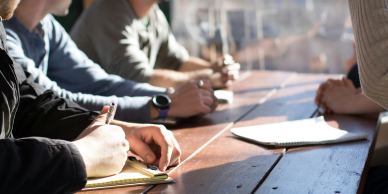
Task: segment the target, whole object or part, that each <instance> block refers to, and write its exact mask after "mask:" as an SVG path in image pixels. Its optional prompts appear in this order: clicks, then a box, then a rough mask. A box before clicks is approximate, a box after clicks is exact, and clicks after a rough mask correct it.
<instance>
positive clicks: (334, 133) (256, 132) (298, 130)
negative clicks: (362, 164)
mask: <svg viewBox="0 0 388 194" xmlns="http://www.w3.org/2000/svg"><path fill="white" fill-rule="evenodd" d="M231 132H232V133H233V134H234V135H236V136H238V137H241V138H244V139H247V140H250V141H253V142H257V143H260V144H265V145H273V146H276V147H293V146H302V145H316V144H333V143H342V142H349V141H357V140H362V139H367V138H368V137H369V134H368V133H350V132H347V131H344V130H341V129H336V128H333V127H331V126H329V125H328V124H327V123H326V122H325V119H324V118H323V116H320V117H316V118H312V119H304V120H298V121H289V122H282V123H273V124H266V125H256V126H250V127H241V128H232V129H231Z"/></svg>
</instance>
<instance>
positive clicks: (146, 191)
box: [142, 72, 299, 194]
mask: <svg viewBox="0 0 388 194" xmlns="http://www.w3.org/2000/svg"><path fill="white" fill-rule="evenodd" d="M245 74H246V75H247V76H246V77H248V76H249V75H250V72H246V73H245ZM245 74H244V75H245ZM298 75H299V74H298V73H293V74H291V75H290V76H289V77H288V78H287V79H286V80H285V81H283V82H282V83H281V84H280V85H279V86H277V87H274V88H273V89H272V90H271V91H270V92H268V94H266V95H265V96H264V97H262V98H261V99H260V100H259V101H258V102H257V104H256V105H254V106H253V107H252V108H250V109H249V110H248V111H246V112H245V113H244V114H242V115H241V116H240V117H239V118H237V119H236V121H234V122H231V123H229V124H228V126H226V127H225V128H224V129H223V130H221V131H220V132H219V133H217V134H216V135H215V136H214V137H213V138H211V139H210V140H209V141H207V142H206V143H205V144H204V145H202V146H201V147H200V148H198V149H197V150H196V151H195V152H194V153H193V154H191V155H190V156H189V157H187V158H186V159H185V160H184V161H182V162H181V163H180V164H179V165H178V166H176V167H175V168H174V169H173V170H171V171H170V172H169V173H168V175H171V174H172V173H174V172H175V171H176V170H177V169H178V168H179V167H180V166H182V165H183V164H184V163H186V161H188V160H190V159H192V158H193V157H195V156H196V155H197V154H198V153H199V152H201V151H202V150H203V149H204V148H205V147H206V146H207V145H209V144H210V143H212V142H213V141H214V140H215V139H217V137H219V136H220V135H222V134H223V133H224V132H225V131H227V130H228V129H230V128H232V126H233V125H234V124H236V123H237V122H239V121H240V120H241V119H243V118H244V117H245V116H246V115H248V114H249V113H250V112H252V111H253V110H255V109H256V108H257V107H259V106H260V105H262V104H264V103H265V102H266V101H267V100H268V99H270V98H271V97H272V96H274V95H275V94H276V93H277V92H278V91H279V90H280V89H282V88H285V87H286V86H287V84H289V83H290V82H291V81H292V80H293V79H295V78H296V77H297V76H298ZM282 156H283V154H282V155H281V156H280V157H279V158H278V159H277V161H276V163H275V164H274V165H273V167H272V166H271V169H273V168H274V167H275V166H276V164H277V162H278V161H280V159H281V157H282ZM154 187H156V185H151V186H150V187H148V188H147V189H146V190H145V191H143V192H142V194H146V193H148V192H149V191H151V190H152V189H153V188H154ZM257 188H258V187H257Z"/></svg>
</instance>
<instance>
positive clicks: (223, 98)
mask: <svg viewBox="0 0 388 194" xmlns="http://www.w3.org/2000/svg"><path fill="white" fill-rule="evenodd" d="M214 96H216V97H217V99H218V103H219V104H233V96H234V93H233V91H228V90H214Z"/></svg>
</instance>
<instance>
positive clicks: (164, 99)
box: [151, 94, 171, 119]
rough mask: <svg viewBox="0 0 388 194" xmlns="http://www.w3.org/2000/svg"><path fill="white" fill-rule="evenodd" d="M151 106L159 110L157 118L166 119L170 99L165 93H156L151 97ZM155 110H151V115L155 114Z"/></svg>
mask: <svg viewBox="0 0 388 194" xmlns="http://www.w3.org/2000/svg"><path fill="white" fill-rule="evenodd" d="M151 101H152V107H154V108H155V109H157V111H158V112H159V114H158V116H157V118H158V119H166V118H167V116H168V112H169V109H170V104H171V99H170V97H169V96H168V95H166V94H157V95H155V96H153V97H152V100H151ZM155 113H156V111H155V110H153V114H152V116H155V115H156V114H155Z"/></svg>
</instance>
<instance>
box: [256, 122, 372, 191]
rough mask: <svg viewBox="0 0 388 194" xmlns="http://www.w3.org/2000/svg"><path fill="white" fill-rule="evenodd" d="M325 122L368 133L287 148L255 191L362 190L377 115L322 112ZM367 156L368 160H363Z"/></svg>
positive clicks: (341, 127) (352, 130)
mask: <svg viewBox="0 0 388 194" xmlns="http://www.w3.org/2000/svg"><path fill="white" fill-rule="evenodd" d="M325 120H326V121H327V122H328V123H329V125H331V126H333V127H336V128H340V129H343V130H347V131H351V132H368V133H369V134H370V136H369V138H368V139H367V140H362V141H357V142H350V143H342V144H333V145H325V146H309V147H302V148H294V149H290V150H288V151H287V153H286V154H285V155H284V156H283V157H282V158H281V160H280V161H279V163H278V164H277V165H276V167H275V168H274V169H273V171H272V172H271V173H270V175H269V176H268V178H267V179H266V180H265V182H264V183H263V184H262V185H261V186H260V188H259V189H258V190H257V192H256V193H290V194H291V193H298V194H299V193H342V194H344V193H362V190H363V184H364V181H365V180H362V178H363V176H362V175H364V176H366V174H367V169H368V167H369V163H370V158H371V153H372V152H373V149H374V144H375V141H376V137H377V136H376V135H374V134H375V133H377V130H378V129H377V128H376V122H377V120H378V119H377V117H362V116H346V115H325ZM368 159H369V161H367V160H368Z"/></svg>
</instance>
